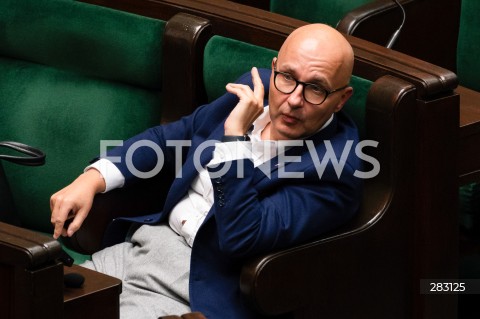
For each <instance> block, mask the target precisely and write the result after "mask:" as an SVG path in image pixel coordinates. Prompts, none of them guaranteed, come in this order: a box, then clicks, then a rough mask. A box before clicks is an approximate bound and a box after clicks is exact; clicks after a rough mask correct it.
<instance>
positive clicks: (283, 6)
mask: <svg viewBox="0 0 480 319" xmlns="http://www.w3.org/2000/svg"><path fill="white" fill-rule="evenodd" d="M370 1H372V0H335V1H334V0H323V1H319V0H270V11H272V12H275V13H279V14H282V15H285V16H289V17H292V18H295V19H299V20H303V21H307V22H321V23H326V24H329V25H331V26H333V27H335V26H336V25H337V24H338V22H339V21H340V20H341V19H342V18H343V17H344V16H345V15H346V14H347V13H348V12H349V11H351V10H353V9H355V8H357V7H359V6H361V5H363V4H365V3H368V2H370Z"/></svg>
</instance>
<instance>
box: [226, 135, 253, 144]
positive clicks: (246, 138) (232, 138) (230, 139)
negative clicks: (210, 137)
mask: <svg viewBox="0 0 480 319" xmlns="http://www.w3.org/2000/svg"><path fill="white" fill-rule="evenodd" d="M245 141H250V137H249V136H248V135H247V134H244V135H224V136H223V137H222V142H245Z"/></svg>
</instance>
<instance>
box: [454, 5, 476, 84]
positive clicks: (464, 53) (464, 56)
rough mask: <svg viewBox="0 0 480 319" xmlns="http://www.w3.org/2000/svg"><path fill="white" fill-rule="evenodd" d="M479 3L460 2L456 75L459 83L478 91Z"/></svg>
mask: <svg viewBox="0 0 480 319" xmlns="http://www.w3.org/2000/svg"><path fill="white" fill-rule="evenodd" d="M479 13H480V1H478V0H462V9H461V15H460V17H461V18H460V29H459V34H458V45H457V74H458V78H459V80H460V83H461V84H462V85H463V86H466V87H468V88H470V89H472V90H475V91H480V60H479V59H477V53H478V52H480V41H478V39H480V20H479V18H478V14H479Z"/></svg>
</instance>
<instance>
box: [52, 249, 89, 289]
mask: <svg viewBox="0 0 480 319" xmlns="http://www.w3.org/2000/svg"><path fill="white" fill-rule="evenodd" d="M58 260H59V261H61V262H62V263H63V264H64V265H65V266H67V267H72V265H73V263H74V262H75V260H74V259H73V258H72V256H70V255H69V254H68V253H67V252H66V251H65V250H63V249H62V250H61V252H60V257H58ZM84 282H85V277H84V276H83V275H82V274H79V273H75V272H72V273H69V274H65V275H63V284H64V285H65V287H68V288H81V287H82V285H83V283H84Z"/></svg>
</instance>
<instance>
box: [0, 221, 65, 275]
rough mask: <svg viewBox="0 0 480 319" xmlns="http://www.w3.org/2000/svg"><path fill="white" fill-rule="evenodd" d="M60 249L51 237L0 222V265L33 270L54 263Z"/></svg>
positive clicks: (58, 244)
mask: <svg viewBox="0 0 480 319" xmlns="http://www.w3.org/2000/svg"><path fill="white" fill-rule="evenodd" d="M61 249H62V248H61V245H60V243H58V242H57V241H56V240H55V239H53V238H52V237H48V236H45V235H42V234H39V233H36V232H33V231H31V230H28V229H25V228H20V227H16V226H12V225H9V224H5V223H2V222H0V264H4V265H11V266H22V267H25V268H26V269H34V268H37V267H40V266H42V265H45V264H48V263H52V262H54V261H55V259H56V258H58V257H59V256H60V254H61Z"/></svg>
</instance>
